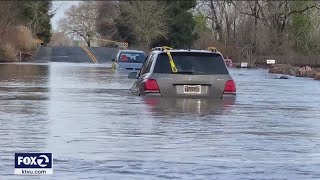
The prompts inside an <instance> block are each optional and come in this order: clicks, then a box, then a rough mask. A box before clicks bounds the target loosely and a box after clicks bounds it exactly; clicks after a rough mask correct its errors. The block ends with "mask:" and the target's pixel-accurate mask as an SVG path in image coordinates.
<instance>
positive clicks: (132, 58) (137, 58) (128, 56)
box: [119, 52, 146, 63]
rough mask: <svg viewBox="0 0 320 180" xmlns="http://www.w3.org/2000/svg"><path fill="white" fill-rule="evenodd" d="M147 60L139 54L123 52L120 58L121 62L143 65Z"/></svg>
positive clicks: (142, 54)
mask: <svg viewBox="0 0 320 180" xmlns="http://www.w3.org/2000/svg"><path fill="white" fill-rule="evenodd" d="M145 59H146V55H145V54H144V53H139V52H121V53H120V56H119V62H131V63H132V62H135V63H143V62H144V61H145Z"/></svg>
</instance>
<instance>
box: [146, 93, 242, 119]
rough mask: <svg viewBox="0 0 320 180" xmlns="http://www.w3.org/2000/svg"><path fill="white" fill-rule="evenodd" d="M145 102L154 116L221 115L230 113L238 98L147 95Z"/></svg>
mask: <svg viewBox="0 0 320 180" xmlns="http://www.w3.org/2000/svg"><path fill="white" fill-rule="evenodd" d="M143 101H144V103H145V104H146V105H147V106H148V107H149V109H150V111H151V112H152V113H153V115H154V116H181V114H184V115H188V114H201V115H221V114H226V113H228V112H229V111H230V110H231V109H232V107H233V105H234V104H235V101H236V98H226V99H186V98H159V97H145V98H144V99H143Z"/></svg>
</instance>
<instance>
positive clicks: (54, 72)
mask: <svg viewBox="0 0 320 180" xmlns="http://www.w3.org/2000/svg"><path fill="white" fill-rule="evenodd" d="M105 66H106V65H90V64H71V63H49V64H0V119H1V120H0V179H1V180H10V179H59V180H60V179H61V180H69V179H70V180H71V179H72V180H74V179H94V180H96V179H98V180H100V179H108V180H109V179H115V180H120V179H121V180H122V179H137V180H142V179H147V180H151V179H204V180H209V179H227V180H230V179H272V180H274V179H290V180H291V179H297V180H302V179H303V180H306V179H320V82H319V81H315V80H312V79H305V78H295V77H293V78H292V79H288V80H283V79H273V78H272V77H271V76H270V75H268V74H267V71H266V70H259V69H256V70H246V69H231V70H230V73H231V74H232V76H233V77H234V79H235V81H236V83H237V91H238V94H237V98H236V99H235V100H211V101H208V100H195V99H189V100H188V99H157V98H156V99H154V98H142V97H136V96H132V95H131V94H130V93H129V91H128V89H129V88H130V87H131V85H132V82H133V81H132V80H130V79H128V78H127V77H126V74H123V73H119V72H115V71H114V70H112V69H109V68H106V67H105ZM15 152H52V153H53V159H54V164H53V168H54V174H53V175H47V176H31V177H30V176H28V177H26V176H18V175H14V153H15Z"/></svg>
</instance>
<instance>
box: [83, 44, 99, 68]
mask: <svg viewBox="0 0 320 180" xmlns="http://www.w3.org/2000/svg"><path fill="white" fill-rule="evenodd" d="M81 48H82V49H83V50H84V51H85V52H86V53H87V54H88V56H89V57H90V58H91V60H92V61H93V62H94V63H96V64H97V63H99V62H98V61H97V59H96V57H94V55H93V54H92V53H91V52H90V51H89V50H88V49H87V48H85V47H84V46H81Z"/></svg>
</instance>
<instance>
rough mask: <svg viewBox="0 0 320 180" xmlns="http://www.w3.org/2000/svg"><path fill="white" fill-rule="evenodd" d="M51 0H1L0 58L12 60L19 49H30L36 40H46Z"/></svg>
mask: <svg viewBox="0 0 320 180" xmlns="http://www.w3.org/2000/svg"><path fill="white" fill-rule="evenodd" d="M53 15H54V12H53V11H52V1H51V0H42V1H18V0H11V1H0V42H1V44H0V58H1V59H5V60H15V59H16V58H17V54H18V51H23V52H32V51H33V50H34V48H35V39H36V38H37V39H41V40H42V41H43V42H44V43H49V42H50V38H51V29H52V28H51V23H50V20H51V18H52V17H53Z"/></svg>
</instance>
